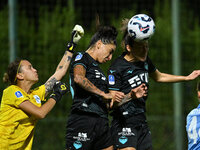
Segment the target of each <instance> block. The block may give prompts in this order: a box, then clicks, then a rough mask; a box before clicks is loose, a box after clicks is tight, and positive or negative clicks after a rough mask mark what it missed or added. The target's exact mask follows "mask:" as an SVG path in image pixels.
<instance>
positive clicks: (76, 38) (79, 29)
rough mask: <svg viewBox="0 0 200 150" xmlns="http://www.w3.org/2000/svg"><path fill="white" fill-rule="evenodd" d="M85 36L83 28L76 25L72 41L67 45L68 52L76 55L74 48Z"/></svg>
mask: <svg viewBox="0 0 200 150" xmlns="http://www.w3.org/2000/svg"><path fill="white" fill-rule="evenodd" d="M83 35H84V30H83V28H82V27H81V26H80V25H75V26H74V29H73V30H72V35H71V41H70V42H69V43H68V44H67V51H69V52H71V53H74V48H75V46H76V44H77V43H78V41H79V40H80V39H81V37H83Z"/></svg>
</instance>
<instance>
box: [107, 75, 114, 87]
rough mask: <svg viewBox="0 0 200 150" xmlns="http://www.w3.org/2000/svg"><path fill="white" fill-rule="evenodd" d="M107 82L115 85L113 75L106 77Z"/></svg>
mask: <svg viewBox="0 0 200 150" xmlns="http://www.w3.org/2000/svg"><path fill="white" fill-rule="evenodd" d="M108 82H109V84H110V85H114V84H115V77H114V76H113V75H109V76H108Z"/></svg>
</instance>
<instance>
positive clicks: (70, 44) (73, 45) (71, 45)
mask: <svg viewBox="0 0 200 150" xmlns="http://www.w3.org/2000/svg"><path fill="white" fill-rule="evenodd" d="M75 47H76V44H75V43H74V42H69V43H68V44H67V51H69V52H71V53H74V48H75Z"/></svg>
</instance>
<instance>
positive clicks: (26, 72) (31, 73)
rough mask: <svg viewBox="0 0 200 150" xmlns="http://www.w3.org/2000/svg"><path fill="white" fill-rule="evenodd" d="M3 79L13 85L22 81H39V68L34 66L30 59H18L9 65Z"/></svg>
mask: <svg viewBox="0 0 200 150" xmlns="http://www.w3.org/2000/svg"><path fill="white" fill-rule="evenodd" d="M3 81H4V82H5V83H10V84H11V85H16V84H18V82H20V81H29V82H30V83H32V84H33V83H36V82H37V81H38V74H37V70H36V69H34V68H33V67H32V65H31V63H30V62H29V61H27V60H23V59H17V60H15V61H13V62H12V63H10V64H9V65H8V69H7V73H5V74H4V78H3Z"/></svg>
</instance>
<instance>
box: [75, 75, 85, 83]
mask: <svg viewBox="0 0 200 150" xmlns="http://www.w3.org/2000/svg"><path fill="white" fill-rule="evenodd" d="M81 81H83V78H81V77H80V76H78V75H75V76H74V82H75V83H76V84H80V82H81Z"/></svg>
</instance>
